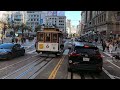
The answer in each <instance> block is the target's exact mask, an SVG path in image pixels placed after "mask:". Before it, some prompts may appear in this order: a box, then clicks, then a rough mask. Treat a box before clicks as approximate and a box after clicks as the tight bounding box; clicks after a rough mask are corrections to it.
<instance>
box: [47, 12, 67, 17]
mask: <svg viewBox="0 0 120 90" xmlns="http://www.w3.org/2000/svg"><path fill="white" fill-rule="evenodd" d="M47 16H65V11H48V12H47Z"/></svg>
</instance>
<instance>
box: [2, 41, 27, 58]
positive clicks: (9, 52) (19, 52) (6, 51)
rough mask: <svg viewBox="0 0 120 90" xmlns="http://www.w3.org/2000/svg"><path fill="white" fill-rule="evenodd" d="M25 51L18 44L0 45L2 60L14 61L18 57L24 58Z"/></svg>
mask: <svg viewBox="0 0 120 90" xmlns="http://www.w3.org/2000/svg"><path fill="white" fill-rule="evenodd" d="M24 54H25V49H24V47H23V46H21V45H20V44H17V43H4V44H1V45H0V59H12V58H14V57H17V56H24Z"/></svg>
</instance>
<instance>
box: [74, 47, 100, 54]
mask: <svg viewBox="0 0 120 90" xmlns="http://www.w3.org/2000/svg"><path fill="white" fill-rule="evenodd" d="M75 51H76V53H87V54H91V55H94V54H98V53H99V49H98V48H84V47H75Z"/></svg>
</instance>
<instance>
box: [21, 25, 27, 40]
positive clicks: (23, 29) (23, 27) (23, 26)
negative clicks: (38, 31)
mask: <svg viewBox="0 0 120 90" xmlns="http://www.w3.org/2000/svg"><path fill="white" fill-rule="evenodd" d="M20 29H21V31H22V38H23V37H24V31H25V30H26V29H27V27H26V25H25V24H24V23H22V24H21V26H20Z"/></svg>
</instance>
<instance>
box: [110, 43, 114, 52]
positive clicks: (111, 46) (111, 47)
mask: <svg viewBox="0 0 120 90" xmlns="http://www.w3.org/2000/svg"><path fill="white" fill-rule="evenodd" d="M112 50H113V45H112V43H110V44H109V52H110V53H112Z"/></svg>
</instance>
